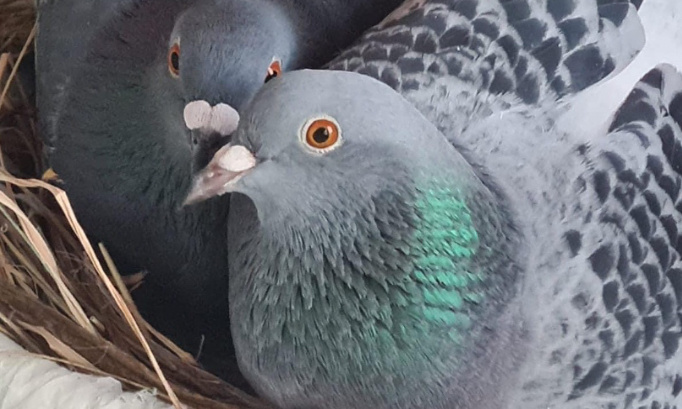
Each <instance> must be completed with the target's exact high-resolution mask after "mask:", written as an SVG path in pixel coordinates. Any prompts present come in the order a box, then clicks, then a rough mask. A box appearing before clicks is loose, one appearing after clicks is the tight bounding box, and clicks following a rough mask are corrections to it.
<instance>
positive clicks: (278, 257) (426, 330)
mask: <svg viewBox="0 0 682 409" xmlns="http://www.w3.org/2000/svg"><path fill="white" fill-rule="evenodd" d="M472 175H473V173H472ZM459 179H460V180H461V179H462V178H461V177H460V178H459ZM452 180H453V179H452V178H450V177H448V178H438V179H433V178H429V179H422V180H417V181H415V182H414V183H413V185H412V186H410V187H404V186H403V187H401V186H393V187H392V188H389V189H385V190H382V191H381V192H380V193H379V194H377V195H375V196H374V197H372V198H371V199H369V200H367V203H364V204H363V203H362V199H361V200H359V201H358V202H360V206H358V207H356V208H354V209H347V208H344V209H336V210H337V211H336V212H335V213H334V211H333V212H332V213H331V214H330V213H327V214H323V215H322V216H320V218H319V219H317V220H311V219H308V220H306V221H304V222H302V223H305V226H303V225H298V224H297V222H295V221H291V222H289V223H288V225H286V226H282V227H283V228H282V229H281V230H279V231H277V232H273V231H272V230H271V228H270V226H268V225H267V224H266V225H262V226H261V227H260V228H258V227H256V228H254V231H258V232H257V233H256V234H255V235H254V236H252V239H253V240H250V239H248V238H247V239H246V242H245V243H247V244H246V245H245V246H239V247H240V249H239V251H238V252H236V253H235V256H236V257H237V258H244V260H243V261H242V260H237V262H238V263H239V265H241V268H240V271H233V270H235V269H234V268H232V269H231V274H232V276H231V283H234V284H231V291H232V298H231V303H232V311H233V312H234V314H235V315H236V316H234V317H233V322H235V323H239V324H237V325H239V329H237V330H236V331H235V328H233V332H235V333H240V334H239V335H237V337H236V338H238V340H237V346H238V349H243V348H248V349H249V350H253V349H254V348H255V349H256V351H257V352H256V354H255V355H256V356H261V357H262V356H268V357H270V356H280V357H282V358H283V359H284V360H285V361H286V362H278V361H277V360H276V359H274V360H272V361H269V362H271V363H272V364H273V365H274V367H273V368H271V369H272V371H273V372H272V373H273V374H279V375H278V376H279V377H280V378H281V376H282V374H281V370H282V368H286V369H285V370H286V371H287V372H288V373H286V374H283V376H284V377H289V376H290V377H291V378H292V379H299V377H300V376H308V375H307V374H306V371H309V370H310V368H315V371H316V372H317V373H316V374H315V375H314V379H315V380H316V381H317V380H319V379H324V380H326V381H329V382H330V384H338V383H340V384H343V383H344V382H347V381H350V384H353V383H354V382H361V383H362V382H363V381H362V380H359V379H371V378H372V377H373V376H381V374H388V373H390V374H396V376H398V377H402V378H404V379H403V381H406V380H407V379H408V378H410V377H417V378H418V379H421V380H422V381H424V382H428V381H431V382H434V381H438V380H439V376H440V375H439V374H440V370H439V368H440V367H441V366H442V365H447V366H449V365H459V364H462V365H464V362H465V361H467V359H468V358H469V355H470V354H472V353H473V352H472V351H473V345H486V344H487V343H488V341H486V338H485V337H486V335H485V334H484V328H483V323H484V322H491V321H494V320H495V319H496V318H497V317H499V315H500V314H501V310H502V307H504V306H506V305H507V304H508V303H509V302H510V300H511V298H512V297H513V296H514V294H515V292H516V288H517V281H518V273H517V269H516V263H515V260H514V259H513V257H514V255H515V254H516V253H515V251H514V250H515V246H516V244H515V242H516V237H517V235H516V232H515V231H514V228H513V226H512V223H511V221H510V218H509V216H508V215H507V212H506V210H505V209H504V206H503V204H502V202H501V198H500V197H499V196H498V195H496V194H495V193H494V192H492V191H491V190H490V189H488V187H486V186H485V185H483V183H481V181H480V180H479V179H477V180H475V181H467V182H466V183H462V184H459V186H455V185H453V182H452ZM238 211H239V210H237V212H238ZM256 229H258V230H256ZM254 244H255V246H256V247H254V248H249V247H250V246H251V245H254ZM254 255H256V256H254ZM230 256H232V254H231V255H230ZM254 257H256V259H254ZM258 258H260V259H258ZM247 259H248V260H247ZM273 274H274V275H275V277H273ZM235 292H239V294H235ZM239 304H247V305H239ZM242 313H244V315H243V316H241V315H240V314H242ZM507 341H509V340H507ZM492 342H493V341H490V343H492ZM247 345H248V346H247ZM297 345H306V350H307V351H312V350H315V351H317V352H316V354H318V355H315V356H311V354H309V353H307V352H302V353H300V355H299V354H298V353H297V352H296V351H298V349H297V347H296V346H297ZM289 350H291V351H292V353H293V354H294V355H292V356H289V355H287V354H286V353H282V354H281V355H280V353H279V352H278V351H289ZM486 350H490V351H492V350H494V349H493V348H492V347H491V348H489V349H486ZM285 355H286V356H287V358H286V359H285V358H284V356H285ZM472 359H478V358H472ZM481 359H484V358H481ZM266 361H267V360H266ZM260 362H263V361H260ZM319 362H326V363H329V365H328V366H327V365H320V364H319ZM368 362H372V365H370V366H365V364H366V363H368ZM463 368H464V366H460V369H461V370H462V371H464V369H463ZM267 370H268V369H266V368H264V371H265V372H267ZM259 376H263V374H259ZM265 376H267V375H265ZM311 376H313V375H311Z"/></svg>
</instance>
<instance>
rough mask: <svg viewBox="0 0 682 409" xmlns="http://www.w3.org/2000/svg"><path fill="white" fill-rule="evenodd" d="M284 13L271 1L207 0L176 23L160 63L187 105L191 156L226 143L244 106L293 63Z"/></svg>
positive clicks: (290, 32) (291, 37) (199, 160)
mask: <svg viewBox="0 0 682 409" xmlns="http://www.w3.org/2000/svg"><path fill="white" fill-rule="evenodd" d="M283 13H285V10H284V9H280V5H278V4H276V2H271V1H258V0H256V1H246V2H245V1H234V0H221V1H215V0H207V1H200V2H199V3H198V4H195V5H194V6H193V7H190V8H188V9H187V10H185V11H184V12H183V13H181V14H180V15H179V16H178V18H177V19H176V21H175V25H174V27H173V30H172V33H171V35H170V38H169V41H168V52H167V58H166V60H165V61H164V62H163V63H164V64H165V65H167V74H168V76H170V77H171V78H172V79H173V81H172V82H173V83H174V84H173V86H174V88H175V89H176V90H177V92H178V93H179V94H180V96H181V98H182V100H183V101H184V102H185V107H184V110H183V118H184V120H185V125H186V126H187V128H188V129H189V130H190V131H191V133H192V143H193V148H194V149H195V151H196V152H195V155H199V156H202V155H203V156H207V155H212V154H213V153H215V150H216V149H217V148H219V147H220V146H222V145H223V144H224V143H225V142H226V141H227V140H229V136H230V135H231V133H232V132H234V130H235V129H236V127H237V124H238V122H239V114H238V112H239V111H240V110H241V109H242V108H243V106H244V105H245V103H246V102H248V101H249V100H250V99H251V98H252V97H253V95H254V94H255V93H256V91H257V90H258V89H259V88H260V87H261V86H262V85H263V84H264V83H265V82H267V81H269V80H270V79H272V78H274V77H276V76H277V75H279V74H280V73H281V71H282V70H283V69H285V68H287V67H288V66H289V64H290V62H291V61H292V60H293V58H294V52H295V49H294V45H295V44H296V40H295V38H294V34H293V30H292V28H291V27H289V23H288V19H286V18H282V15H283ZM196 145H200V146H198V147H197V146H196ZM209 158H210V156H209ZM206 159H207V158H205V157H199V158H196V163H197V164H201V165H203V164H205V162H206Z"/></svg>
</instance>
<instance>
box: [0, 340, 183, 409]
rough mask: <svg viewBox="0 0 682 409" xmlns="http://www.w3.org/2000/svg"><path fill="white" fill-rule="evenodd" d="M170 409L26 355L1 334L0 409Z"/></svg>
mask: <svg viewBox="0 0 682 409" xmlns="http://www.w3.org/2000/svg"><path fill="white" fill-rule="evenodd" d="M52 408H54V409H171V408H172V407H171V406H170V405H168V404H165V403H163V402H161V401H160V400H158V399H156V398H155V397H154V396H153V395H152V394H151V393H150V392H138V393H130V392H123V391H122V390H121V384H120V383H119V382H118V381H116V380H114V379H112V378H100V377H96V376H90V375H83V374H79V373H75V372H71V371H69V370H67V369H65V368H63V367H61V366H59V365H57V364H55V363H53V362H50V361H47V360H44V359H39V358H36V357H35V356H32V355H29V354H27V352H26V351H24V350H23V349H22V348H21V347H19V346H18V345H17V344H15V343H14V342H12V341H10V340H9V339H8V338H7V337H6V336H4V335H3V334H0V409H52Z"/></svg>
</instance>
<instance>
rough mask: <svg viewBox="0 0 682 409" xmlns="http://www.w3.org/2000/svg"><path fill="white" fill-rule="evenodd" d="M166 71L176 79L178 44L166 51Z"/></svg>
mask: <svg viewBox="0 0 682 409" xmlns="http://www.w3.org/2000/svg"><path fill="white" fill-rule="evenodd" d="M168 71H170V73H171V75H172V76H174V77H176V78H177V77H178V76H179V75H180V45H179V44H178V43H175V44H173V46H172V47H171V48H170V50H169V51H168Z"/></svg>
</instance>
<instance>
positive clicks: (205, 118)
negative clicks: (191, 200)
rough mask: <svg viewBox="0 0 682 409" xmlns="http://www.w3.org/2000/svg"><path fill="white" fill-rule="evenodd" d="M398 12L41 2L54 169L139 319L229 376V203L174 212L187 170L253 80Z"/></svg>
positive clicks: (337, 45)
mask: <svg viewBox="0 0 682 409" xmlns="http://www.w3.org/2000/svg"><path fill="white" fill-rule="evenodd" d="M399 3H400V0H381V1H373V2H367V1H365V0H345V1H341V0H339V1H324V2H322V1H320V2H309V1H300V0H281V1H275V0H248V1H242V0H233V1H231V0H195V1H187V0H183V1H180V0H170V1H168V0H164V1H158V0H156V1H152V0H148V1H143V0H137V1H136V0H121V1H90V2H85V1H80V0H79V1H75V0H62V1H48V0H45V1H41V2H39V24H40V28H39V31H40V34H39V36H38V39H37V70H38V84H39V87H38V88H39V89H38V108H39V113H40V129H41V132H42V134H43V136H44V139H45V141H46V143H47V145H48V153H49V161H50V164H51V165H52V167H53V169H54V170H55V171H56V173H57V174H58V175H59V178H60V179H61V180H63V187H64V189H65V190H66V191H67V193H68V195H69V198H70V199H71V203H72V204H73V207H74V209H75V211H76V214H77V216H78V218H79V220H80V222H81V223H82V225H83V226H84V227H85V229H86V231H87V232H88V233H89V234H90V235H91V237H92V238H93V239H94V240H96V241H101V242H103V243H104V244H105V245H106V246H107V248H108V249H109V251H110V252H111V253H112V254H113V256H114V259H115V261H116V262H117V264H118V265H119V266H121V267H122V269H123V270H124V271H125V272H128V273H132V272H137V271H139V270H145V271H147V272H148V273H149V274H148V275H147V276H146V278H145V283H144V285H143V286H142V287H141V288H140V289H139V290H138V291H135V292H134V294H133V295H134V296H135V298H136V300H137V302H138V304H139V307H140V309H141V311H142V313H143V315H144V316H145V317H146V318H147V319H148V320H149V321H150V322H151V323H152V324H153V325H155V326H156V327H157V328H158V329H159V330H161V331H162V332H163V333H165V334H166V335H168V336H170V338H171V339H173V340H174V341H176V342H177V343H178V344H179V345H180V346H181V347H182V348H184V349H185V350H187V351H190V352H192V353H195V354H197V355H200V358H201V360H202V362H203V363H205V365H206V367H207V368H208V369H210V370H212V371H213V372H216V373H218V374H219V375H221V376H223V377H225V378H227V379H228V380H231V381H235V382H237V379H238V378H236V375H234V374H232V373H230V368H232V369H233V370H234V368H235V367H236V365H235V364H234V357H233V356H232V355H233V354H232V352H231V343H230V342H229V331H228V327H227V326H226V325H225V324H226V322H228V318H229V317H228V308H227V307H228V305H227V291H228V290H227V274H226V249H225V248H224V245H223V241H224V234H225V225H224V223H225V220H226V212H227V207H226V206H225V205H224V204H220V203H219V201H215V202H213V203H206V204H204V205H201V206H197V207H194V208H191V209H182V208H181V204H182V200H183V198H184V197H185V195H186V193H187V189H188V186H189V183H190V181H191V174H192V169H193V168H194V167H195V166H197V165H198V164H201V162H202V161H205V160H206V159H207V158H209V157H210V153H206V150H209V151H210V150H211V149H217V148H218V147H220V145H221V144H222V143H224V142H225V141H226V140H228V139H229V134H230V133H231V132H232V131H233V130H234V129H235V127H236V124H237V122H238V115H239V111H240V110H241V109H242V107H243V106H244V104H245V103H246V102H247V101H248V100H249V99H250V98H251V97H252V96H253V95H254V94H255V92H256V91H257V90H258V88H259V87H261V86H262V84H263V83H265V82H266V81H268V80H269V79H271V78H273V77H276V76H277V75H278V74H279V73H280V72H281V71H286V70H290V69H294V68H299V67H306V66H312V67H314V66H319V65H321V64H323V63H324V62H326V61H328V60H329V59H331V58H332V57H333V56H334V55H336V54H337V53H338V52H339V51H340V50H341V49H342V48H344V47H346V46H348V45H349V44H350V43H351V42H352V41H353V40H354V39H355V38H356V37H357V36H359V35H360V33H361V32H362V31H363V30H364V29H366V28H368V27H369V26H371V25H372V24H375V23H377V22H379V21H380V20H381V18H383V17H384V16H385V15H387V14H388V13H389V12H390V11H391V10H392V9H393V8H395V7H396V6H397V5H398V4H399ZM280 108H281V109H286V108H287V107H280ZM192 142H195V143H196V145H195V146H193V144H192Z"/></svg>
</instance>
